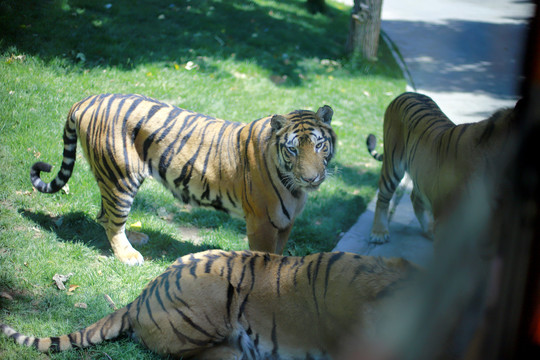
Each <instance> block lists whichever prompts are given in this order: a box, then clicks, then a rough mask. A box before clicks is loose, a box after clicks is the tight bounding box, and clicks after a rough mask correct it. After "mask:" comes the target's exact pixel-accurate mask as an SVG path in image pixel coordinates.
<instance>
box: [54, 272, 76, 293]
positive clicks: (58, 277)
mask: <svg viewBox="0 0 540 360" xmlns="http://www.w3.org/2000/svg"><path fill="white" fill-rule="evenodd" d="M72 276H73V273H69V274H67V275H62V274H54V276H53V280H54V282H55V283H56V287H58V289H60V290H66V286H65V285H64V283H65V282H67V281H68V280H69V278H70V277H72Z"/></svg>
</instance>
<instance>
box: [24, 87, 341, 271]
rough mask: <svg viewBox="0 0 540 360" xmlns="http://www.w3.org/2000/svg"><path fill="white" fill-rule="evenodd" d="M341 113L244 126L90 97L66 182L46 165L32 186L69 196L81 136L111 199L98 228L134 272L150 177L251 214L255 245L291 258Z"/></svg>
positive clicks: (64, 172) (33, 174)
mask: <svg viewBox="0 0 540 360" xmlns="http://www.w3.org/2000/svg"><path fill="white" fill-rule="evenodd" d="M332 115H333V111H332V109H331V108H330V107H329V106H327V105H325V106H323V107H321V108H319V110H318V111H317V112H316V113H315V112H312V111H307V110H298V111H293V112H291V113H289V114H287V115H273V116H269V117H265V118H262V119H259V120H256V121H253V122H251V123H250V124H242V123H235V122H229V121H225V120H220V119H216V118H213V117H210V116H206V115H202V114H198V113H195V112H191V111H188V110H183V109H180V108H178V107H175V106H171V105H168V104H165V103H163V102H160V101H157V100H154V99H151V98H148V97H144V96H141V95H118V94H106V95H96V96H90V97H88V98H86V99H84V100H82V101H80V102H78V103H76V104H74V105H73V106H72V108H71V110H70V111H69V114H68V117H67V121H66V125H65V128H64V154H63V157H64V159H63V162H62V166H61V168H60V170H59V172H58V175H57V176H56V178H55V179H54V180H52V181H51V182H50V183H45V182H43V181H42V180H41V178H40V172H41V171H46V172H49V171H50V170H51V168H52V167H51V165H49V164H47V163H43V162H37V163H35V164H34V165H33V166H32V169H31V171H30V179H31V181H32V184H33V186H34V187H35V188H36V189H37V190H39V191H40V192H45V193H54V192H56V191H58V190H60V189H61V188H62V187H63V186H64V185H65V184H66V183H67V181H68V180H69V178H70V176H71V174H72V171H73V166H74V163H75V154H76V148H77V138H79V140H80V143H81V146H82V149H83V152H84V155H85V157H86V159H87V160H88V162H89V164H90V168H91V169H92V172H93V174H94V177H95V178H96V181H97V183H98V186H99V189H100V192H101V210H100V212H99V214H98V221H99V222H100V223H101V224H102V225H103V227H104V228H105V231H106V233H107V237H108V239H109V242H110V243H111V247H112V250H113V252H114V254H115V255H116V257H117V258H118V259H120V260H121V261H122V262H124V263H126V264H129V265H135V264H142V263H143V257H142V256H141V254H140V253H139V252H138V251H137V250H135V249H134V248H133V247H132V246H131V243H135V244H141V243H145V242H146V241H147V240H148V237H147V236H146V235H144V234H141V233H136V232H132V231H129V232H128V234H127V236H126V232H125V224H126V220H127V216H128V214H129V211H130V209H131V205H132V203H133V198H134V197H135V194H136V193H137V190H138V189H139V187H140V186H141V184H142V182H143V181H144V179H145V178H146V177H148V176H152V177H154V178H156V179H158V180H159V181H160V182H161V183H163V184H164V185H165V186H166V187H167V188H168V189H169V190H171V191H172V193H173V194H174V196H175V197H177V198H179V199H181V200H182V201H184V202H186V203H191V204H193V205H198V206H208V207H213V208H215V209H218V210H222V211H225V212H227V213H231V214H233V215H238V216H244V217H245V220H246V228H247V236H248V240H249V246H250V248H251V249H252V250H258V251H268V252H275V253H279V254H281V253H282V252H283V250H284V247H285V244H286V242H287V240H288V237H289V233H290V231H291V228H292V226H293V223H294V220H295V218H296V217H297V216H298V215H299V214H300V212H301V211H302V209H303V208H304V205H305V202H306V198H307V194H306V191H310V190H315V189H317V188H318V187H319V185H320V184H321V183H322V182H323V180H324V179H325V178H326V176H327V165H328V162H329V161H330V159H331V158H332V156H333V154H334V146H335V143H336V134H335V133H334V131H333V130H332V127H331V126H330V122H331V120H332ZM128 238H129V240H128ZM130 242H131V243H130Z"/></svg>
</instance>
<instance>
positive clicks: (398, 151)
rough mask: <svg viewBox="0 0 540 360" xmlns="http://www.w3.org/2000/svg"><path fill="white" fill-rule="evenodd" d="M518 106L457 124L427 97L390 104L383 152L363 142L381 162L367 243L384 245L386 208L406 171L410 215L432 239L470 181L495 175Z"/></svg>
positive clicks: (414, 96) (400, 99)
mask: <svg viewBox="0 0 540 360" xmlns="http://www.w3.org/2000/svg"><path fill="white" fill-rule="evenodd" d="M518 104H519V102H518ZM517 106H518V105H516V108H511V109H501V110H499V111H497V112H495V113H494V114H493V115H492V116H491V117H490V118H489V119H487V120H484V121H480V122H478V123H470V124H461V125H456V124H454V123H453V122H452V121H450V119H448V117H446V115H445V114H444V113H443V112H442V111H441V109H440V108H439V107H438V106H437V104H436V103H435V102H434V101H433V100H432V99H431V98H429V97H428V96H426V95H422V94H418V93H411V92H408V93H404V94H401V95H400V96H398V97H397V98H396V99H394V100H393V101H392V102H391V103H390V105H389V106H388V108H387V109H386V112H385V115H384V153H383V154H379V153H378V152H377V151H376V150H375V146H376V145H377V139H376V138H375V136H374V135H372V134H370V135H369V136H368V137H367V139H366V144H367V148H368V151H369V153H370V154H371V155H372V156H373V157H374V158H375V159H376V160H379V161H382V162H383V164H382V169H381V175H380V178H379V193H378V196H377V204H376V208H375V215H374V219H373V227H372V230H371V236H370V241H371V242H373V243H384V242H387V241H388V240H389V238H390V235H389V232H388V207H389V203H390V200H391V198H392V196H393V194H394V191H395V190H396V188H397V186H398V185H399V183H400V181H401V179H402V178H403V176H404V175H405V172H407V173H408V174H409V175H410V177H411V179H412V181H413V190H412V193H411V201H412V204H413V208H414V213H415V215H416V217H417V219H418V221H419V222H420V225H421V227H422V229H423V231H424V232H425V233H426V234H427V235H428V236H430V237H433V233H434V229H435V225H436V222H437V220H440V218H441V217H443V215H444V214H445V212H446V211H448V210H451V209H452V207H453V202H454V201H455V200H456V199H459V198H460V195H462V191H463V190H464V189H466V188H467V182H468V181H470V180H471V176H473V175H475V174H478V175H479V176H483V177H489V176H490V175H493V174H494V171H493V169H494V168H496V167H497V159H498V155H500V154H504V153H505V152H506V151H507V146H506V145H507V143H508V139H509V138H510V137H509V134H510V133H511V131H512V129H513V128H514V126H515V123H516V116H517V115H516V109H517Z"/></svg>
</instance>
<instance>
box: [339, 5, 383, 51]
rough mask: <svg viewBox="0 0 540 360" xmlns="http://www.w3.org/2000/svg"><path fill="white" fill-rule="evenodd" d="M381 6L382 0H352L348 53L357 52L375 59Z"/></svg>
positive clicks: (379, 30) (379, 29)
mask: <svg viewBox="0 0 540 360" xmlns="http://www.w3.org/2000/svg"><path fill="white" fill-rule="evenodd" d="M381 8H382V0H354V6H353V9H352V12H351V23H350V29H349V38H348V39H347V45H346V47H347V52H348V53H351V54H352V53H359V54H361V55H362V57H363V58H365V59H367V60H369V61H376V60H377V50H378V47H379V34H380V32H381Z"/></svg>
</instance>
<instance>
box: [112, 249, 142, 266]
mask: <svg viewBox="0 0 540 360" xmlns="http://www.w3.org/2000/svg"><path fill="white" fill-rule="evenodd" d="M114 255H115V256H116V257H117V258H118V260H120V261H121V262H123V263H124V264H126V265H130V266H133V265H142V264H143V263H144V258H143V257H142V255H141V253H140V252H138V251H137V250H135V249H133V248H131V249H125V250H123V251H118V252H115V253H114Z"/></svg>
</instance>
